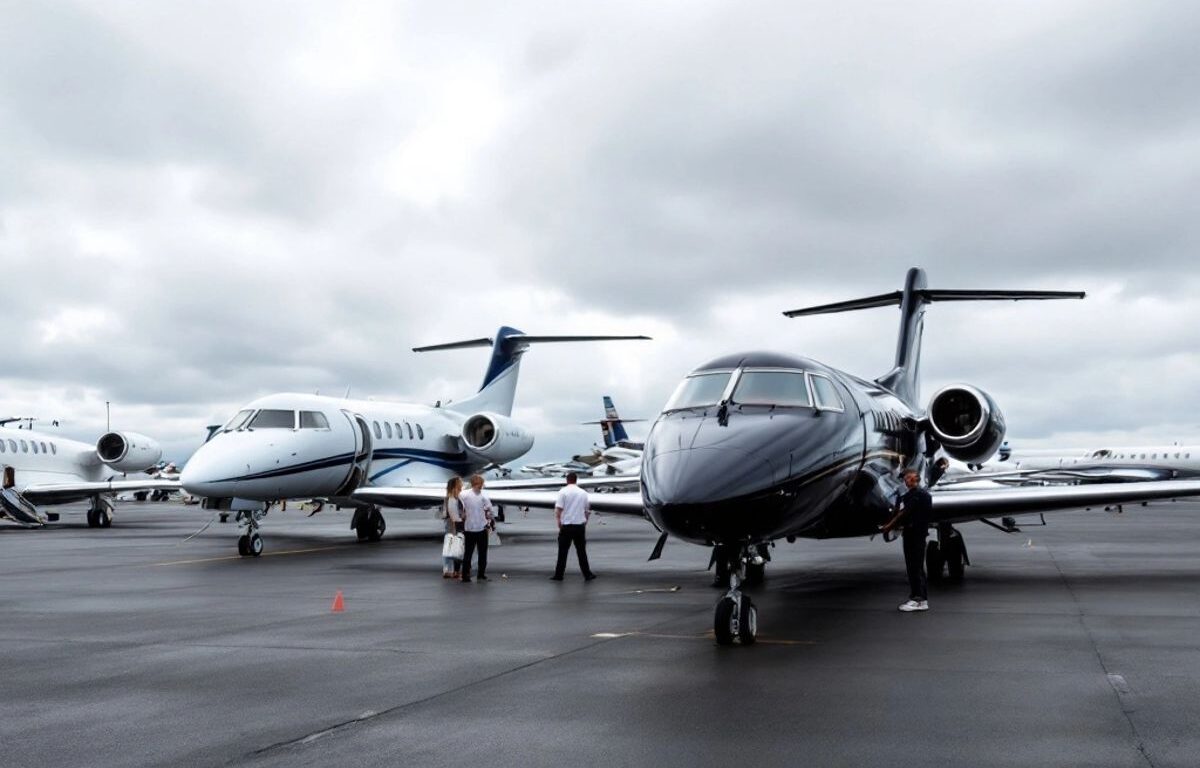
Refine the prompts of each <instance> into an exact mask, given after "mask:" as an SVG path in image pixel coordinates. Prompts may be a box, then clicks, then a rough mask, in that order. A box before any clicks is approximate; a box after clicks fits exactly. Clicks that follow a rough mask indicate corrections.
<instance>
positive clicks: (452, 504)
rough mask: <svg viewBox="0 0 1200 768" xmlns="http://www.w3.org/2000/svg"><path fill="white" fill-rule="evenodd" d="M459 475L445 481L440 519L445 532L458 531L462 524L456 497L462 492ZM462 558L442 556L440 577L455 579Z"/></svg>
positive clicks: (461, 506)
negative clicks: (443, 523)
mask: <svg viewBox="0 0 1200 768" xmlns="http://www.w3.org/2000/svg"><path fill="white" fill-rule="evenodd" d="M462 487H463V481H462V478H461V477H452V478H450V479H449V480H447V481H446V498H445V499H443V500H442V520H444V521H445V523H446V526H445V527H446V533H452V534H453V533H458V529H459V526H460V525H461V524H462V512H463V504H462V501H461V500H460V499H459V498H458V495H459V494H460V493H462ZM461 572H462V560H460V559H458V558H456V557H443V558H442V578H443V579H457V578H459V577H460V576H461Z"/></svg>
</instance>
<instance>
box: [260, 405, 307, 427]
mask: <svg viewBox="0 0 1200 768" xmlns="http://www.w3.org/2000/svg"><path fill="white" fill-rule="evenodd" d="M295 428H296V412H295V411H281V410H276V409H274V408H264V409H262V410H261V411H259V412H258V415H257V416H255V417H254V420H253V421H251V422H250V429H295Z"/></svg>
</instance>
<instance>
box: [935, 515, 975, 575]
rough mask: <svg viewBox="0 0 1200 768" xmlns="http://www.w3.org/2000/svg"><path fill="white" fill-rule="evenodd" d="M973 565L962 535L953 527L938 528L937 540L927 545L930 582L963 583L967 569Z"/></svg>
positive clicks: (941, 525)
mask: <svg viewBox="0 0 1200 768" xmlns="http://www.w3.org/2000/svg"><path fill="white" fill-rule="evenodd" d="M970 564H971V558H970V557H969V556H968V555H967V544H966V542H965V541H963V537H962V534H961V533H959V532H958V529H957V528H955V527H954V526H952V525H947V524H945V523H942V524H940V525H938V527H937V538H936V539H932V540H930V542H929V543H928V544H926V545H925V571H926V572H927V573H928V574H929V580H930V581H941V580H942V579H943V578H944V577H945V578H948V580H949V581H954V582H957V581H962V580H963V573H964V570H965V567H966V566H968V565H970Z"/></svg>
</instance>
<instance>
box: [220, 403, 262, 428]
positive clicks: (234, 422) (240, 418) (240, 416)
mask: <svg viewBox="0 0 1200 768" xmlns="http://www.w3.org/2000/svg"><path fill="white" fill-rule="evenodd" d="M253 415H254V409H252V408H248V409H246V410H244V411H238V412H237V415H236V416H234V417H233V418H232V419H230V420H229V423H228V424H226V425H225V428H224V429H222V430H221V431H222V432H232V431H233V430H235V429H241V428H242V427H244V426H246V422H247V421H249V420H250V417H251V416H253Z"/></svg>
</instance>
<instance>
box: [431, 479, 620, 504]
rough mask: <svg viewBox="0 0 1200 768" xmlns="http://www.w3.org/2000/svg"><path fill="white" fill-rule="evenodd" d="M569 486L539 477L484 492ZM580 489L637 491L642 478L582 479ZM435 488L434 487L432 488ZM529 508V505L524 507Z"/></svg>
mask: <svg viewBox="0 0 1200 768" xmlns="http://www.w3.org/2000/svg"><path fill="white" fill-rule="evenodd" d="M566 484H567V481H566V478H563V477H538V478H532V479H526V480H488V481H487V484H486V485H485V486H484V488H483V490H484V491H485V492H486V493H487V494H488V495H489V496H491V495H492V491H501V490H504V491H529V490H538V489H554V490H558V489H559V488H562V487H563V486H564V485H566ZM578 484H579V487H580V488H587V489H589V490H593V489H598V488H613V489H621V490H630V491H636V490H638V489H640V488H641V478H639V477H638V476H637V475H604V476H601V477H581V478H579V481H578ZM430 488H433V486H430ZM436 490H438V491H439V493H440V495H439V496H438V501H439V502H440V501H441V499H442V497H443V496H445V494H446V492H445V488H443V487H441V486H437V488H436ZM522 506H528V505H522Z"/></svg>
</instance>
